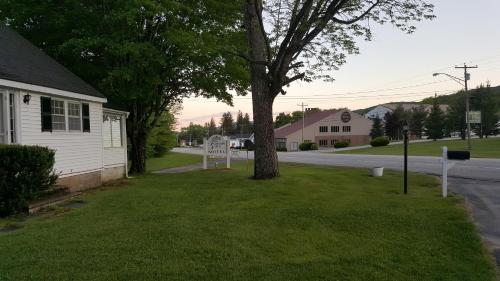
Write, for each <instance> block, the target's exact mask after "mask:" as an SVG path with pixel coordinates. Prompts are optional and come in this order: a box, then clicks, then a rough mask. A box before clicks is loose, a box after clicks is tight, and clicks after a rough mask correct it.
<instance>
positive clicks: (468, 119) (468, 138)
mask: <svg viewBox="0 0 500 281" xmlns="http://www.w3.org/2000/svg"><path fill="white" fill-rule="evenodd" d="M455 68H459V69H463V70H464V86H465V121H466V122H467V146H468V148H469V151H470V150H471V149H472V146H471V144H470V116H469V114H470V112H469V109H470V108H469V92H468V91H469V88H468V86H467V81H468V80H470V73H469V72H467V69H470V68H477V65H475V66H467V64H465V63H464V66H455Z"/></svg>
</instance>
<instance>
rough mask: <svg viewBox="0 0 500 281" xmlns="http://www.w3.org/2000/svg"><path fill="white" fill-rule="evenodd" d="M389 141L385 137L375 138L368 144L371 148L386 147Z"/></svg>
mask: <svg viewBox="0 0 500 281" xmlns="http://www.w3.org/2000/svg"><path fill="white" fill-rule="evenodd" d="M389 142H390V141H389V139H388V138H386V137H377V138H374V139H373V140H372V141H371V142H370V145H371V146H373V147H376V146H386V145H388V144H389Z"/></svg>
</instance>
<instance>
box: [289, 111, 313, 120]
mask: <svg viewBox="0 0 500 281" xmlns="http://www.w3.org/2000/svg"><path fill="white" fill-rule="evenodd" d="M312 112H316V110H313V111H311V112H310V113H312ZM302 117H304V113H303V112H302V111H299V110H297V111H294V112H292V119H291V120H290V121H291V122H292V123H294V122H297V121H299V120H301V119H302ZM306 118H307V117H306Z"/></svg>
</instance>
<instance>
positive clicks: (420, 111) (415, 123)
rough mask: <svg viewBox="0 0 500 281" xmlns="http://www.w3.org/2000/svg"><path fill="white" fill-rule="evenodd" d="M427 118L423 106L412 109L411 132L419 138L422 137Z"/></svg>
mask: <svg viewBox="0 0 500 281" xmlns="http://www.w3.org/2000/svg"><path fill="white" fill-rule="evenodd" d="M426 118H427V112H426V111H425V109H424V108H423V107H417V108H414V109H412V110H411V113H410V132H411V134H412V135H414V136H416V137H417V138H419V139H420V138H422V134H423V132H424V125H425V119H426Z"/></svg>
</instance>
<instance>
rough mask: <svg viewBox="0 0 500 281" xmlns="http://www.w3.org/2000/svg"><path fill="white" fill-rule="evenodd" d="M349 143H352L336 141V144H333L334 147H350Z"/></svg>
mask: <svg viewBox="0 0 500 281" xmlns="http://www.w3.org/2000/svg"><path fill="white" fill-rule="evenodd" d="M349 145H351V142H350V141H336V142H335V144H334V145H333V147H335V148H344V147H348V146H349Z"/></svg>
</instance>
